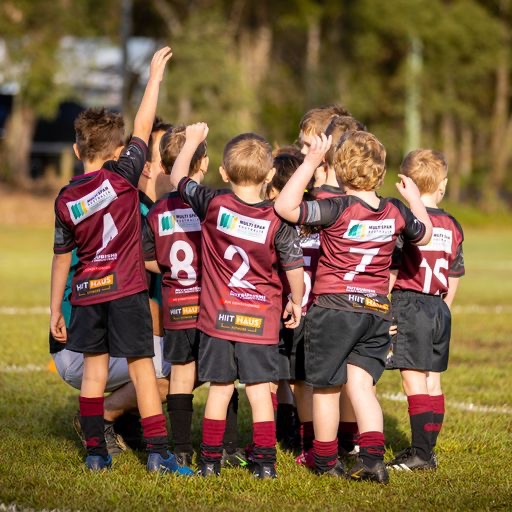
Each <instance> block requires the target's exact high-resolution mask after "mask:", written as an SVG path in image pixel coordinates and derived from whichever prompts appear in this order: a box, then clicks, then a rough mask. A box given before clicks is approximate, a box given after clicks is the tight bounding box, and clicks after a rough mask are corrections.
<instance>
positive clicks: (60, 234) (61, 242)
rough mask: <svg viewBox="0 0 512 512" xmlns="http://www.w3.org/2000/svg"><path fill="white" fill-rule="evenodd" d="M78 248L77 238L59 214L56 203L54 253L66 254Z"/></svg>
mask: <svg viewBox="0 0 512 512" xmlns="http://www.w3.org/2000/svg"><path fill="white" fill-rule="evenodd" d="M75 247H76V242H75V236H74V234H73V231H72V230H71V229H70V228H69V226H68V225H67V224H66V222H65V221H64V220H63V219H62V216H61V214H60V212H59V208H58V205H57V201H55V230H54V235H53V253H54V254H65V253H67V252H71V251H72V250H73V249H74V248H75Z"/></svg>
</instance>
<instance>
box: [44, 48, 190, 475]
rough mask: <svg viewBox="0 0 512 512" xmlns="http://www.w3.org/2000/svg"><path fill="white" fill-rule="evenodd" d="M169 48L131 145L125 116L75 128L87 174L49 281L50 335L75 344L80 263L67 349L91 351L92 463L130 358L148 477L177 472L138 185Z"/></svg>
mask: <svg viewBox="0 0 512 512" xmlns="http://www.w3.org/2000/svg"><path fill="white" fill-rule="evenodd" d="M171 55H172V53H171V50H170V48H169V47H165V48H163V49H161V50H159V51H158V52H156V53H155V55H154V57H153V59H152V61H151V66H150V75H149V80H148V84H147V86H146V90H145V93H144V96H143V98H142V101H141V105H140V107H139V111H138V112H137V115H136V117H135V121H134V132H133V137H132V139H131V142H130V144H128V146H127V147H126V148H125V150H124V151H123V153H122V154H121V156H120V157H119V159H118V160H115V158H116V156H117V154H118V153H119V151H120V150H121V149H122V146H123V123H122V118H121V116H120V115H116V114H112V113H108V112H106V111H105V110H104V109H90V110H86V111H85V112H84V113H82V114H81V115H80V116H79V117H78V119H77V121H76V122H75V129H76V132H77V142H76V144H75V146H74V148H75V152H76V153H77V156H78V157H79V158H80V159H81V160H82V161H83V162H84V170H85V174H84V175H83V176H78V177H77V178H74V179H72V181H71V183H70V184H69V185H68V186H67V187H64V188H63V189H62V190H61V192H60V193H59V195H58V196H57V199H56V201H55V214H56V221H55V239H54V253H55V255H54V259H53V264H52V283H51V317H50V329H51V332H52V335H53V337H54V338H55V339H56V340H57V341H64V340H65V339H66V338H67V335H66V334H67V333H66V326H65V322H64V318H63V315H62V311H61V304H62V296H63V292H64V288H65V284H66V279H67V276H68V272H69V268H70V262H71V251H72V250H73V248H75V247H76V248H77V254H78V258H79V264H78V267H77V270H76V273H75V275H74V277H73V292H72V296H71V304H72V305H73V310H72V313H71V322H70V326H69V331H70V336H69V342H68V348H69V349H70V350H73V351H76V352H82V353H84V376H83V379H82V386H81V391H80V397H79V403H80V423H81V427H82V432H83V433H84V437H85V439H86V444H87V453H88V455H87V457H86V466H87V467H88V468H89V469H91V470H101V469H105V468H109V467H110V466H111V461H112V459H111V457H110V456H109V455H108V452H107V449H106V444H105V437H104V420H103V410H104V406H103V402H104V398H103V392H104V390H105V383H106V381H107V378H108V360H109V355H112V356H117V357H126V358H127V359H128V365H129V372H130V377H131V379H132V381H133V383H134V386H135V390H136V393H137V399H138V400H137V402H138V407H139V411H140V414H141V417H142V427H143V432H144V438H145V441H146V443H147V449H148V452H149V455H148V463H147V468H148V470H150V471H164V472H165V471H178V472H180V473H181V474H190V473H191V470H185V468H180V467H179V466H178V465H177V463H176V459H175V458H174V456H173V455H172V454H170V453H169V452H168V450H167V429H166V425H165V416H164V415H163V414H162V405H161V402H160V398H159V394H158V388H157V385H156V377H155V370H154V367H153V364H152V361H151V357H152V356H153V355H154V351H153V340H152V332H151V316H150V313H149V302H148V295H147V283H146V276H145V271H144V261H143V258H142V243H141V236H140V214H139V204H138V192H137V185H138V181H139V177H140V174H141V172H142V169H143V167H144V164H145V162H146V152H147V142H148V140H149V135H150V133H151V127H152V124H153V119H154V117H155V110H156V104H157V101H158V92H159V88H160V82H161V80H162V78H163V73H164V70H165V65H166V63H167V61H168V60H169V59H170V58H171Z"/></svg>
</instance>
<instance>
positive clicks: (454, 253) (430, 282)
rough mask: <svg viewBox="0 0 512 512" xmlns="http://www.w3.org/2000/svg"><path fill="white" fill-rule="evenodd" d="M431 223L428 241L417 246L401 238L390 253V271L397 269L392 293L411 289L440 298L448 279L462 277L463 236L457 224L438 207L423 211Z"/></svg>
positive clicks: (446, 286) (446, 289)
mask: <svg viewBox="0 0 512 512" xmlns="http://www.w3.org/2000/svg"><path fill="white" fill-rule="evenodd" d="M427 212H428V216H429V217H430V220H431V221H432V226H433V229H432V238H431V239H430V242H429V243H428V244H427V245H422V246H421V247H417V246H415V245H413V244H411V243H410V242H408V241H404V240H403V239H402V238H401V237H400V238H399V239H398V243H397V247H396V249H395V252H394V254H393V264H392V268H398V269H399V271H398V277H397V280H396V283H395V286H394V288H393V289H394V290H411V291H415V292H420V293H426V294H429V295H444V294H445V293H446V292H447V291H448V277H461V276H463V275H464V254H463V252H462V242H463V240H464V234H463V232H462V228H461V226H460V224H459V223H458V222H457V221H456V220H455V219H454V218H453V217H452V216H451V215H449V214H448V213H446V212H445V211H444V210H441V209H440V208H427Z"/></svg>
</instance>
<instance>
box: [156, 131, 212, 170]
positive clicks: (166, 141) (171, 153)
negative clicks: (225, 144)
mask: <svg viewBox="0 0 512 512" xmlns="http://www.w3.org/2000/svg"><path fill="white" fill-rule="evenodd" d="M185 130H186V127H185V126H175V127H173V128H170V129H169V130H167V131H166V132H165V133H164V134H163V135H162V138H161V139H160V156H161V158H162V165H163V167H164V172H165V174H171V171H172V166H173V165H174V162H176V158H178V155H179V154H180V151H181V150H182V148H183V146H184V145H185V141H186V140H187V137H186V135H185ZM207 149H208V146H207V144H206V141H205V140H204V141H203V142H201V144H199V146H198V147H197V149H196V151H195V153H194V155H193V156H192V160H191V162H190V169H189V172H188V175H189V176H192V175H193V174H195V173H196V172H197V171H198V170H199V168H200V166H201V160H202V159H203V158H204V157H205V156H207Z"/></svg>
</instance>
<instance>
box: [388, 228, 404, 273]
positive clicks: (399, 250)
mask: <svg viewBox="0 0 512 512" xmlns="http://www.w3.org/2000/svg"><path fill="white" fill-rule="evenodd" d="M403 249H404V239H403V237H402V236H401V235H400V236H398V237H397V239H396V245H395V248H394V249H393V254H392V255H391V266H390V267H389V268H390V270H398V269H399V268H400V267H401V265H402V256H403Z"/></svg>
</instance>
